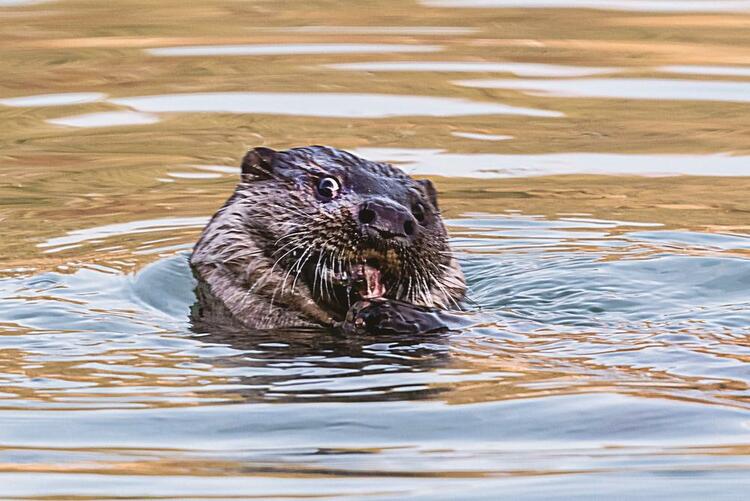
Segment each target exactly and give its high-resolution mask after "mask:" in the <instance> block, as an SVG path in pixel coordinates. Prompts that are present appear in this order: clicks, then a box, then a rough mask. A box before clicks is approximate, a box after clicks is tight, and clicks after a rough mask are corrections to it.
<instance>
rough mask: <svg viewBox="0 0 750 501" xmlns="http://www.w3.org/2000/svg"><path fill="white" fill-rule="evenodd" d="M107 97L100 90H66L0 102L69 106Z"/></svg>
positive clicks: (24, 105)
mask: <svg viewBox="0 0 750 501" xmlns="http://www.w3.org/2000/svg"><path fill="white" fill-rule="evenodd" d="M105 97H107V95H106V94H102V93H101V92H68V93H65V94H36V95H33V96H22V97H11V98H5V99H0V104H1V105H4V106H12V107H18V108H33V107H42V106H69V105H73V104H86V103H94V102H97V101H101V100H102V99H104V98H105Z"/></svg>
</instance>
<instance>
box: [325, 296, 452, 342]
mask: <svg viewBox="0 0 750 501" xmlns="http://www.w3.org/2000/svg"><path fill="white" fill-rule="evenodd" d="M340 329H341V331H342V332H343V333H344V334H381V335H388V334H428V333H433V332H443V331H446V330H448V326H446V325H445V323H443V321H442V320H441V319H440V317H439V316H438V314H437V313H436V312H435V311H434V310H431V309H429V308H425V307H422V306H416V305H413V304H409V303H404V302H401V301H393V300H389V299H373V300H369V301H368V300H363V301H357V302H356V303H354V304H353V305H352V307H351V308H349V311H348V312H347V314H346V320H344V322H342V323H341V325H340Z"/></svg>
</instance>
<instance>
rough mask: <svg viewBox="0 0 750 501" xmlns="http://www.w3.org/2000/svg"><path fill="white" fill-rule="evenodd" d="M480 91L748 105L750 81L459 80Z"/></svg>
mask: <svg viewBox="0 0 750 501" xmlns="http://www.w3.org/2000/svg"><path fill="white" fill-rule="evenodd" d="M455 83H456V84H457V85H463V86H466V87H476V88H480V89H513V90H521V91H524V92H528V93H531V94H532V95H541V96H560V97H593V98H610V99H611V98H618V99H644V100H654V99H658V100H668V101H669V100H673V101H719V102H728V103H750V82H724V81H721V82H719V81H704V80H668V79H656V78H606V79H605V78H602V79H594V78H591V79H583V78H582V79H576V80H522V79H517V80H460V81H457V82H455Z"/></svg>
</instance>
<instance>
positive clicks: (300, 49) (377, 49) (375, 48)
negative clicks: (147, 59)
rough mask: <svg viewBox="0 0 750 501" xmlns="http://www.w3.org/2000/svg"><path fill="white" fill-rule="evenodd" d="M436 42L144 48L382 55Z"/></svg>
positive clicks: (170, 52)
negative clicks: (421, 43)
mask: <svg viewBox="0 0 750 501" xmlns="http://www.w3.org/2000/svg"><path fill="white" fill-rule="evenodd" d="M440 50H442V47H441V46H440V45H406V44H370V43H352V44H322V43H320V44H316V43H309V44H268V45H264V44H244V45H191V46H180V47H158V48H153V49H146V52H147V53H149V54H151V55H152V56H281V55H287V54H289V55H291V54H382V53H388V52H437V51H440Z"/></svg>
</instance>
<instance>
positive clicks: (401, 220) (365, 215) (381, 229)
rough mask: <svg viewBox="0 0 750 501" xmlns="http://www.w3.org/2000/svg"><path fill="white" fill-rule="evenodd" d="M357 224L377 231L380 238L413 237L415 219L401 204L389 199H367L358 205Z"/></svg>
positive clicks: (415, 226)
mask: <svg viewBox="0 0 750 501" xmlns="http://www.w3.org/2000/svg"><path fill="white" fill-rule="evenodd" d="M357 218H358V219H359V224H360V226H362V227H365V228H371V229H373V230H375V231H377V232H378V234H379V235H380V237H382V238H395V237H402V238H413V237H414V236H415V235H416V232H417V226H418V225H417V221H416V219H414V216H413V215H412V213H411V212H410V211H409V210H408V209H407V208H406V207H404V206H403V205H400V204H397V203H394V202H391V201H390V200H381V199H375V200H368V201H366V202H364V203H363V204H362V205H360V207H359V213H358V214H357Z"/></svg>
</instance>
